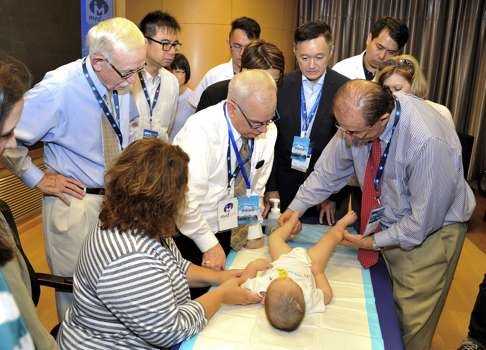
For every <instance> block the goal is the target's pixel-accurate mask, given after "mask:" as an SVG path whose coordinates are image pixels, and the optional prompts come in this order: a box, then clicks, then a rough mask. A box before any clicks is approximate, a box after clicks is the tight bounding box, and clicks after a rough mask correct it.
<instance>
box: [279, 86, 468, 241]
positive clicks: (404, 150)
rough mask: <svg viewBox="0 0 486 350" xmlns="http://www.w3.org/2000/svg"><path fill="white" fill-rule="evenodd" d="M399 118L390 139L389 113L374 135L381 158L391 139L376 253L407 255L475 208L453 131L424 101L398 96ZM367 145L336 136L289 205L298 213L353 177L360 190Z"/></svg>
mask: <svg viewBox="0 0 486 350" xmlns="http://www.w3.org/2000/svg"><path fill="white" fill-rule="evenodd" d="M397 98H398V100H399V101H400V105H401V115H400V120H399V122H398V125H397V127H396V130H395V133H394V134H393V136H392V132H391V131H392V125H393V123H394V121H395V117H396V115H395V109H394V110H393V111H392V112H391V115H390V120H389V122H388V124H387V126H386V128H385V130H384V131H383V133H382V134H381V135H380V143H381V149H382V152H383V151H384V150H385V148H386V144H387V142H388V141H389V140H390V138H391V143H390V150H389V154H388V160H387V162H386V164H385V168H384V172H383V177H382V180H381V183H382V186H381V197H380V200H381V205H382V206H383V207H384V208H385V212H384V214H383V218H382V220H381V224H382V227H384V228H385V229H384V230H382V231H381V232H378V233H376V234H375V240H376V244H377V246H378V247H389V246H400V247H401V248H403V249H412V248H413V247H415V246H417V245H420V244H421V243H422V242H423V241H424V240H425V239H426V238H427V236H428V235H429V234H431V233H432V232H434V231H436V230H438V229H440V228H441V227H442V226H444V225H448V224H453V223H457V222H466V221H468V220H469V218H470V217H471V215H472V212H473V210H474V207H475V205H476V202H475V199H474V194H473V193H472V191H471V189H470V188H469V185H468V184H467V182H466V180H465V179H464V170H463V167H462V153H461V144H460V142H459V138H458V136H457V133H456V131H455V130H454V129H453V128H451V127H450V125H449V124H448V122H447V121H446V120H445V119H444V118H441V116H440V115H439V114H438V113H437V111H436V110H435V109H434V108H432V107H431V106H429V105H428V104H427V103H425V102H424V100H422V99H420V98H418V97H415V96H413V95H409V94H404V93H399V94H397ZM370 148H371V143H368V144H363V145H352V146H348V145H347V144H346V141H345V139H344V137H343V134H342V131H338V132H337V133H336V135H335V136H334V137H333V139H332V140H331V141H330V142H329V143H328V145H327V146H326V148H325V149H324V151H323V152H322V154H321V156H320V158H319V160H318V161H317V163H316V165H315V167H314V171H313V172H312V173H311V174H310V175H309V177H308V178H307V180H306V181H305V182H304V183H303V184H302V186H300V189H299V191H298V192H297V194H296V196H295V198H294V200H293V201H292V203H291V204H290V205H289V208H290V209H292V210H298V211H299V212H301V213H303V212H305V210H306V209H307V208H309V207H311V206H313V205H315V204H317V203H321V202H322V201H323V200H325V199H326V198H328V197H329V196H330V195H331V194H332V193H336V192H338V191H339V190H340V189H341V188H342V187H344V186H345V185H346V184H347V183H348V182H349V180H350V179H351V177H352V176H353V175H354V174H355V172H356V176H357V178H358V181H359V183H360V186H361V188H363V184H364V175H365V169H366V163H367V161H368V158H369V152H370Z"/></svg>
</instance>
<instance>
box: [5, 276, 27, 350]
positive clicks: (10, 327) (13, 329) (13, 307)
mask: <svg viewBox="0 0 486 350" xmlns="http://www.w3.org/2000/svg"><path fill="white" fill-rule="evenodd" d="M34 348H35V347H34V343H33V342H32V338H31V336H30V334H29V332H28V331H27V328H26V327H25V323H24V320H23V319H22V317H21V315H20V311H19V308H18V307H17V304H16V303H15V300H14V298H13V295H12V294H11V293H10V290H9V289H8V286H7V282H6V281H5V279H4V277H3V273H2V272H1V271H0V350H12V349H18V350H27V349H34Z"/></svg>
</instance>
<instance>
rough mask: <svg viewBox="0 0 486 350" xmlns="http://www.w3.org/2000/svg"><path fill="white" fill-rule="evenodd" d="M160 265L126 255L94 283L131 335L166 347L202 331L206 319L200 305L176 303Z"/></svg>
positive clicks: (137, 255) (178, 284)
mask: <svg viewBox="0 0 486 350" xmlns="http://www.w3.org/2000/svg"><path fill="white" fill-rule="evenodd" d="M183 278H185V276H183V277H181V281H172V280H171V278H170V277H169V273H168V271H167V267H166V266H164V262H163V261H161V260H157V259H155V258H154V257H151V256H149V255H147V254H143V253H133V254H129V255H126V256H124V257H122V258H120V259H117V260H116V261H114V262H112V263H111V264H110V265H109V266H107V267H106V269H105V270H104V271H103V274H102V275H101V276H100V278H99V280H98V284H97V291H98V296H99V298H100V300H102V301H103V303H105V305H106V307H107V308H108V309H109V310H110V311H111V312H112V313H113V314H114V315H115V316H116V317H117V318H118V319H119V320H120V321H121V322H122V323H123V324H124V325H125V326H126V327H128V328H129V329H130V330H131V331H132V332H133V333H135V334H136V335H137V336H138V337H140V338H142V339H143V340H144V341H146V342H148V343H150V344H152V345H154V346H157V347H168V346H171V345H174V344H176V343H179V342H181V341H183V340H184V339H186V338H188V337H191V336H193V335H195V334H197V333H198V332H200V331H201V330H202V328H204V326H205V325H206V323H207V320H206V319H205V316H204V309H203V307H202V305H201V304H199V303H197V302H195V301H192V300H183V301H179V302H178V301H177V298H176V297H175V296H176V295H178V294H179V293H178V291H177V290H176V289H177V288H184V287H185V286H186V285H187V284H184V283H182V282H183V280H182V279H183Z"/></svg>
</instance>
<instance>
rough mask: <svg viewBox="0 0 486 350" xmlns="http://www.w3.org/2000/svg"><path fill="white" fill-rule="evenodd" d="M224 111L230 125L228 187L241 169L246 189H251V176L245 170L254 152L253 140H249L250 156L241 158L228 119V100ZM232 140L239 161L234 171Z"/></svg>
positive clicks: (227, 153)
mask: <svg viewBox="0 0 486 350" xmlns="http://www.w3.org/2000/svg"><path fill="white" fill-rule="evenodd" d="M223 111H224V118H225V119H226V124H227V125H228V135H229V139H228V151H227V152H226V163H227V165H228V188H230V183H231V180H232V179H234V178H235V177H236V176H237V175H238V172H239V171H241V176H243V179H244V180H245V185H246V189H247V190H249V189H251V184H250V178H249V177H248V174H247V173H246V170H245V164H246V162H249V161H250V160H251V155H252V154H253V142H251V143H250V140H249V141H248V147H250V156H249V157H248V159H245V161H243V159H241V154H240V151H239V150H238V145H237V144H236V140H235V137H234V135H233V131H232V130H231V125H230V122H229V119H228V115H227V114H226V102H225V103H224V105H223ZM230 141H231V146H233V151H234V152H235V154H236V161H237V162H238V166H237V167H236V169H235V171H234V172H233V173H232V172H231V150H230Z"/></svg>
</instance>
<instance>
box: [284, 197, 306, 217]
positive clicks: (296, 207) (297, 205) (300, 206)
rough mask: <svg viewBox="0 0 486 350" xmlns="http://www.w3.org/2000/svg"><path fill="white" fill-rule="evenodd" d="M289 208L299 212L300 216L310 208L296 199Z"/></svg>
mask: <svg viewBox="0 0 486 350" xmlns="http://www.w3.org/2000/svg"><path fill="white" fill-rule="evenodd" d="M288 208H289V209H291V210H293V211H298V212H299V213H300V215H302V214H304V213H305V211H306V210H307V209H308V208H309V206H308V205H307V204H306V203H304V202H302V201H301V200H299V199H297V198H294V200H293V201H292V202H291V203H290V205H289V206H288Z"/></svg>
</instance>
